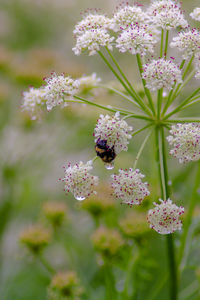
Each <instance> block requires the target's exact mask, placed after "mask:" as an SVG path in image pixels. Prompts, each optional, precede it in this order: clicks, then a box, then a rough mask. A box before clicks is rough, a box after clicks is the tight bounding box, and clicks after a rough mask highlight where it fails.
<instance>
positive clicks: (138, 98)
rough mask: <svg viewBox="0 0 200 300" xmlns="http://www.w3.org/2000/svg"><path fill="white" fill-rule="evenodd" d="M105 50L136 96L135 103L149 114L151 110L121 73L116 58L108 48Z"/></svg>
mask: <svg viewBox="0 0 200 300" xmlns="http://www.w3.org/2000/svg"><path fill="white" fill-rule="evenodd" d="M106 50H107V52H108V54H109V56H110V58H111V59H112V61H113V63H114V64H115V66H116V67H117V69H118V71H119V73H120V74H121V76H122V77H123V79H124V80H125V82H126V83H127V84H128V86H129V88H130V90H131V91H132V93H133V95H134V96H135V97H136V99H137V103H138V104H139V105H140V106H141V108H142V110H144V111H145V112H146V113H147V114H148V115H150V116H151V112H150V111H149V109H148V107H147V106H146V105H145V104H144V101H143V99H142V98H140V96H139V95H138V94H137V92H136V91H135V90H134V88H133V86H132V85H131V83H130V82H129V80H128V79H127V77H126V76H125V74H124V73H123V71H122V70H121V68H120V66H119V64H118V63H117V61H116V59H115V58H114V56H113V55H112V53H111V52H110V50H109V49H108V48H107V47H106Z"/></svg>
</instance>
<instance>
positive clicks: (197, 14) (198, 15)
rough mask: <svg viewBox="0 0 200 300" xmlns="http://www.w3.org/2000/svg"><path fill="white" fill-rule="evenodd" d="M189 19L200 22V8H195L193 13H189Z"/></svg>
mask: <svg viewBox="0 0 200 300" xmlns="http://www.w3.org/2000/svg"><path fill="white" fill-rule="evenodd" d="M190 17H191V18H192V19H194V20H196V21H200V7H196V8H195V9H194V10H193V12H191V14H190Z"/></svg>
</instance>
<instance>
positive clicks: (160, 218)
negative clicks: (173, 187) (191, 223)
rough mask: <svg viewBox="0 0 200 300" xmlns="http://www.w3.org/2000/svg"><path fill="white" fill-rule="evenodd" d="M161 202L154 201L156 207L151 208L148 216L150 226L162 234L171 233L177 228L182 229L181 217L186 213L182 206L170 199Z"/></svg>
mask: <svg viewBox="0 0 200 300" xmlns="http://www.w3.org/2000/svg"><path fill="white" fill-rule="evenodd" d="M160 202H161V204H158V203H154V205H155V208H153V209H150V210H149V212H148V216H147V221H148V223H149V224H150V228H153V229H154V230H155V231H157V232H158V233H160V234H170V233H173V232H174V231H176V230H181V228H182V222H181V220H179V217H180V216H181V215H182V214H183V213H184V208H183V207H182V206H180V207H178V206H176V205H175V204H173V203H172V200H170V199H168V200H167V201H163V200H161V199H160Z"/></svg>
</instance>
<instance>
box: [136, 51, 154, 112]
mask: <svg viewBox="0 0 200 300" xmlns="http://www.w3.org/2000/svg"><path fill="white" fill-rule="evenodd" d="M136 58H137V64H138V68H139V72H140V76H141V79H142V84H143V87H144V92H145V94H146V97H147V99H148V101H149V106H150V108H151V110H152V113H153V115H154V116H155V115H156V111H155V107H154V103H153V99H152V97H151V93H150V91H149V89H147V88H146V81H145V79H143V78H142V60H141V57H140V55H139V54H136Z"/></svg>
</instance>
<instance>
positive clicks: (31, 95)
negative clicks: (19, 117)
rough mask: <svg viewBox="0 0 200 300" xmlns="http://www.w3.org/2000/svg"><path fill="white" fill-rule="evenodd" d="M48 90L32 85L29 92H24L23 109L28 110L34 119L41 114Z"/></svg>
mask: <svg viewBox="0 0 200 300" xmlns="http://www.w3.org/2000/svg"><path fill="white" fill-rule="evenodd" d="M45 94H46V91H45V89H44V88H40V89H35V88H33V87H31V88H30V89H29V91H28V92H23V103H22V105H21V108H22V111H27V112H28V113H29V114H30V116H31V119H32V120H35V119H37V118H38V117H39V115H40V114H41V110H42V106H43V105H44V104H45V102H46V99H45Z"/></svg>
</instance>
